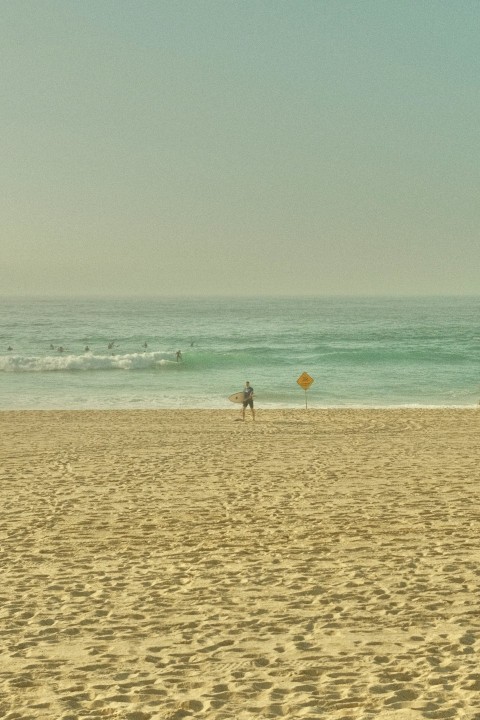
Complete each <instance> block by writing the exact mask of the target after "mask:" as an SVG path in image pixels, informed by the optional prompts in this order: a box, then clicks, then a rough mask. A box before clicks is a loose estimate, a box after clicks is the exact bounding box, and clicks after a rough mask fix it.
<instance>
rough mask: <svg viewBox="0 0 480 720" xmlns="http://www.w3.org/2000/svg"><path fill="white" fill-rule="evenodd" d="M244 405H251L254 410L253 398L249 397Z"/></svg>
mask: <svg viewBox="0 0 480 720" xmlns="http://www.w3.org/2000/svg"><path fill="white" fill-rule="evenodd" d="M243 407H244V408H246V407H251V408H252V410H253V398H249V399H248V400H244V401H243Z"/></svg>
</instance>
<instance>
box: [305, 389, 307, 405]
mask: <svg viewBox="0 0 480 720" xmlns="http://www.w3.org/2000/svg"><path fill="white" fill-rule="evenodd" d="M306 409H307V388H305V410H306Z"/></svg>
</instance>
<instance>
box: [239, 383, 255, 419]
mask: <svg viewBox="0 0 480 720" xmlns="http://www.w3.org/2000/svg"><path fill="white" fill-rule="evenodd" d="M247 407H249V408H250V410H251V411H252V417H253V419H254V420H255V409H254V407H253V387H252V386H251V385H250V383H249V382H248V380H247V381H246V383H245V387H244V389H243V404H242V420H245V410H246V409H247Z"/></svg>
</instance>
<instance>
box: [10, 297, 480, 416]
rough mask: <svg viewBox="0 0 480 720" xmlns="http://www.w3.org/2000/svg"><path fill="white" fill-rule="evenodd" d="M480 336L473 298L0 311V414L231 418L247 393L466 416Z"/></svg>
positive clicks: (477, 379) (23, 305)
mask: <svg viewBox="0 0 480 720" xmlns="http://www.w3.org/2000/svg"><path fill="white" fill-rule="evenodd" d="M479 323H480V297H443V298H439V297H438V298H433V297H428V298H425V297H422V298H388V297H382V298H379V297H376V298H365V297H362V298H350V297H349V298H346V297H301V298H217V297H215V298H213V297H212V298H190V299H185V298H97V299H94V298H91V299H85V298H79V299H59V298H55V299H52V298H50V299H49V298H21V299H20V298H8V299H7V298H3V299H1V300H0V408H2V409H54V408H55V409H82V408H92V409H94V408H99V409H100V408H106V409H109V408H110V409H114V408H118V409H120V408H122V409H123V408H132V409H135V408H137V409H142V408H225V409H227V408H230V409H234V407H235V406H233V405H232V404H231V403H229V401H228V399H227V398H228V396H229V395H230V394H232V393H234V392H236V391H238V390H241V389H242V388H243V385H244V383H245V380H249V381H250V383H251V385H252V386H253V387H254V390H255V397H256V406H257V408H289V407H292V408H293V407H298V408H301V407H305V404H306V403H307V404H308V407H309V408H326V407H412V406H414V407H416V406H419V407H429V406H434V407H452V406H458V407H465V406H467V407H468V406H474V405H477V404H478V401H479V398H480V329H479ZM10 348H11V349H10ZM60 348H62V349H63V351H62V350H61V349H60ZM87 348H88V349H87ZM177 351H180V352H181V359H179V360H177V357H176V353H177ZM303 372H307V373H308V374H309V375H310V376H311V377H312V378H313V379H314V382H313V384H312V385H311V387H310V388H309V390H308V391H307V392H306V393H305V391H304V390H303V389H302V388H301V387H300V386H299V385H298V384H297V379H298V377H299V376H300V375H301V374H302V373H303ZM237 407H238V406H237Z"/></svg>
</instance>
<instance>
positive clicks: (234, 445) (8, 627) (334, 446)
mask: <svg viewBox="0 0 480 720" xmlns="http://www.w3.org/2000/svg"><path fill="white" fill-rule="evenodd" d="M238 417H239V413H238V408H235V409H234V410H226V411H203V410H198V411H194V410H185V411H181V410H172V411H55V412H53V411H52V412H50V411H49V412H40V411H32V412H1V413H0V424H1V433H0V455H1V465H0V476H1V478H0V479H1V483H0V488H1V489H0V492H1V527H0V632H1V643H0V717H3V718H5V719H6V720H13V719H14V718H15V719H16V720H27V719H29V718H48V719H49V720H57V719H58V720H60V719H61V720H67V719H69V720H74V719H75V720H76V719H77V718H122V719H125V720H147V719H152V720H154V719H155V720H160V719H161V720H167V718H168V720H173V719H180V718H189V717H194V718H196V717H199V718H211V719H212V720H220V719H222V718H223V719H228V720H231V719H238V720H250V719H253V718H282V717H283V718H314V717H315V718H328V719H329V720H330V719H332V720H362V719H363V718H385V719H386V718H388V719H389V720H416V719H417V718H468V719H470V720H479V719H480V662H479V660H480V653H479V651H480V595H479V590H480V587H479V586H480V563H479V561H480V551H479V545H480V542H479V537H480V503H479V500H480V449H479V437H480V411H477V410H475V409H471V410H468V409H467V410H454V409H451V410H420V409H419V410H413V409H412V410H369V411H366V410H325V411H323V410H308V411H306V410H296V411H280V410H278V411H262V410H261V409H260V410H259V412H258V413H257V422H256V423H253V422H252V419H251V416H250V415H248V414H247V419H246V422H245V423H242V422H236V419H237V418H238Z"/></svg>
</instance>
